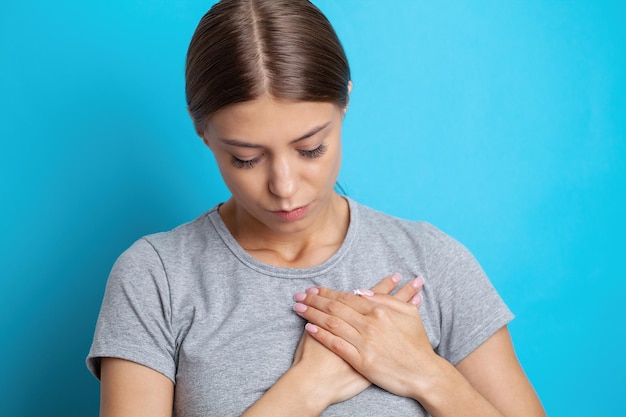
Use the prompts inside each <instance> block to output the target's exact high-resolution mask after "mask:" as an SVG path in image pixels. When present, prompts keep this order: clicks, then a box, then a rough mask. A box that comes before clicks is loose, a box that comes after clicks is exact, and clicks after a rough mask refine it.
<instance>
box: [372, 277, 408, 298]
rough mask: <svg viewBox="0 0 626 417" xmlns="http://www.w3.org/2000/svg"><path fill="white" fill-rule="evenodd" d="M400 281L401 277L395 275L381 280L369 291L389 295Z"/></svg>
mask: <svg viewBox="0 0 626 417" xmlns="http://www.w3.org/2000/svg"><path fill="white" fill-rule="evenodd" d="M401 280H402V276H401V275H400V274H398V273H395V274H393V275H389V276H387V277H385V278H383V279H382V280H381V281H380V282H379V283H378V284H376V285H374V286H373V287H372V288H371V290H372V291H374V292H377V293H379V294H389V293H390V292H391V291H393V290H394V289H395V288H396V287H397V286H398V284H399V283H400V281H401Z"/></svg>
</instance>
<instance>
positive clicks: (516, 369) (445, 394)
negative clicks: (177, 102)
mask: <svg viewBox="0 0 626 417" xmlns="http://www.w3.org/2000/svg"><path fill="white" fill-rule="evenodd" d="M344 113H345V109H342V108H339V107H337V106H336V105H334V104H331V103H309V102H289V101H284V100H280V99H276V98H273V97H270V96H267V95H265V96H262V97H260V98H258V99H256V100H253V101H249V102H245V103H239V104H236V105H232V106H229V107H226V108H224V109H222V110H220V111H219V112H217V113H216V114H214V115H213V116H212V117H211V119H210V121H209V123H208V125H207V127H206V129H205V130H203V131H200V132H198V134H199V135H200V136H201V137H202V139H203V141H204V142H205V143H206V145H207V146H208V147H209V148H210V149H211V150H212V151H213V154H214V156H215V159H216V161H217V164H218V166H219V169H220V172H221V174H222V178H223V179H224V181H225V182H226V184H227V186H228V187H229V189H230V191H231V193H232V197H231V198H230V199H229V200H228V201H227V202H226V203H225V204H223V205H222V206H221V207H220V210H219V212H220V215H221V216H222V219H223V220H224V223H225V224H226V226H227V227H228V229H229V230H230V232H231V233H232V234H233V236H234V237H235V239H237V241H238V242H239V243H240V244H241V246H242V247H243V248H244V249H246V251H248V252H249V253H250V254H251V255H252V256H254V257H255V258H257V259H259V260H260V261H262V262H265V263H268V264H272V265H277V266H281V267H296V268H301V267H309V266H313V265H318V264H320V263H322V262H324V261H325V260H327V259H328V258H329V257H330V256H332V254H333V253H335V251H336V250H337V249H338V248H339V246H340V245H341V243H342V241H343V238H344V237H345V234H346V231H347V227H348V223H349V209H348V206H347V203H346V201H345V200H344V199H343V198H342V197H341V196H339V195H337V194H336V193H335V192H334V190H333V187H334V184H335V182H336V179H337V175H338V173H339V167H340V165H341V124H342V120H343V116H344ZM303 207H304V209H302V208H303ZM399 278H400V277H399V276H397V275H390V276H388V277H386V278H384V279H383V280H382V281H381V282H380V283H379V284H378V285H376V286H375V287H374V288H372V292H370V293H366V295H362V296H355V295H354V294H347V293H343V292H338V291H334V290H332V289H329V288H317V287H316V288H309V289H307V290H306V291H304V292H301V293H298V294H295V295H294V307H293V308H294V314H299V315H300V316H301V317H303V318H305V319H306V320H307V321H308V322H309V324H308V325H307V326H306V331H305V332H304V333H303V336H302V339H301V341H300V344H299V346H298V349H297V351H296V352H295V355H294V361H293V365H292V367H291V368H290V369H289V370H288V371H287V372H286V373H285V374H284V375H283V376H282V377H281V378H279V380H278V381H276V383H275V384H274V385H273V386H272V387H271V388H270V389H269V390H268V391H267V392H266V393H265V394H264V395H263V396H262V397H261V398H260V399H259V400H258V401H257V402H256V403H255V404H253V405H252V406H251V407H250V408H249V409H248V410H247V411H246V412H245V413H244V416H246V417H252V416H275V417H280V416H293V415H298V416H303V417H306V416H318V415H320V414H321V413H322V412H323V411H324V410H325V409H326V408H327V407H328V406H329V405H331V404H334V403H337V402H340V401H344V400H347V399H349V398H352V397H353V396H355V395H357V394H358V393H360V392H361V391H363V390H364V389H365V388H367V387H368V386H369V385H370V384H371V383H374V384H376V385H378V386H380V387H382V388H384V389H386V390H388V391H389V392H392V393H394V394H397V395H401V396H405V397H410V398H413V399H415V400H416V401H419V402H420V403H421V404H422V405H423V406H424V407H425V408H426V409H427V410H428V412H429V413H430V414H431V415H433V416H483V417H484V416H544V415H545V413H544V412H543V409H542V407H541V404H540V402H539V400H538V398H537V396H536V395H535V392H534V390H533V389H532V387H531V385H530V383H529V382H528V380H527V378H526V376H525V375H524V372H523V370H522V369H521V367H520V365H519V363H518V361H517V358H516V356H515V353H514V350H513V346H512V343H511V340H510V337H509V333H508V330H507V328H506V327H504V328H502V329H501V330H499V331H498V332H496V334H494V335H493V336H492V337H491V338H489V339H488V340H487V341H486V342H485V343H484V344H483V345H481V346H480V347H478V348H477V349H476V350H475V351H474V352H472V353H471V354H470V355H469V356H467V357H466V358H465V359H463V360H462V361H461V362H460V363H458V364H457V365H456V366H453V365H451V364H450V363H448V362H447V361H445V360H444V359H443V358H441V357H439V356H437V355H436V354H435V352H434V351H433V349H432V347H431V346H430V344H429V342H428V339H427V337H426V332H425V331H424V327H423V325H422V321H421V318H420V314H419V305H420V303H421V295H420V293H419V291H420V290H421V287H422V285H423V280H422V279H421V278H415V279H411V280H410V281H409V282H408V283H407V284H405V285H403V286H402V287H401V288H399V289H398V290H397V291H396V292H395V293H394V294H393V295H390V293H391V292H392V291H393V290H395V289H396V287H397V286H398V282H399ZM476 302H480V300H476ZM101 379H102V390H101V396H102V401H101V415H102V416H117V417H124V416H170V415H171V412H172V403H173V395H174V387H173V383H172V381H170V380H169V379H167V378H166V377H164V376H163V375H161V374H159V373H157V372H156V371H153V370H151V369H148V368H146V367H144V366H142V365H139V364H136V363H133V362H129V361H125V360H120V359H113V358H103V359H102V375H101Z"/></svg>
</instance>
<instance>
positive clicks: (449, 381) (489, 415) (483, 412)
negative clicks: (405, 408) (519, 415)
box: [413, 358, 503, 417]
mask: <svg viewBox="0 0 626 417" xmlns="http://www.w3.org/2000/svg"><path fill="white" fill-rule="evenodd" d="M429 372H430V375H431V376H430V377H429V378H427V379H426V382H422V383H421V386H419V387H415V388H414V394H413V398H414V399H416V400H417V401H419V402H420V404H421V405H422V406H423V407H424V408H425V409H426V410H427V411H428V413H429V414H430V415H432V416H433V417H446V416H454V417H456V416H468V417H471V416H476V417H503V414H502V413H500V411H498V410H497V409H496V408H495V407H494V406H493V405H492V404H491V403H490V402H489V401H488V400H487V399H486V398H485V397H483V396H482V395H481V394H480V393H479V392H478V391H477V390H476V389H475V388H474V387H473V386H472V385H471V384H470V383H469V382H468V381H467V379H465V377H464V376H463V375H462V374H461V373H460V372H459V371H458V370H457V369H456V368H455V367H454V366H452V365H451V364H450V363H449V362H447V361H446V360H445V359H443V358H439V360H437V363H436V366H434V367H433V370H431V371H429Z"/></svg>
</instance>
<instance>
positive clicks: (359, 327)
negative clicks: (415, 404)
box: [300, 288, 545, 416]
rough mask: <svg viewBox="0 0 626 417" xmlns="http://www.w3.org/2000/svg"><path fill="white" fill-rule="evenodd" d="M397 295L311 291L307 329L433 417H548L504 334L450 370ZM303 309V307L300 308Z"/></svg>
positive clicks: (418, 320)
mask: <svg viewBox="0 0 626 417" xmlns="http://www.w3.org/2000/svg"><path fill="white" fill-rule="evenodd" d="M396 301H397V300H394V299H393V298H392V297H388V296H385V295H381V294H376V295H375V296H373V297H368V296H366V297H361V298H358V299H350V298H347V297H345V295H343V294H342V293H338V292H336V291H332V290H328V289H325V288H314V289H311V290H309V292H308V295H307V298H306V299H305V300H303V304H304V305H305V306H307V308H306V309H304V311H303V312H302V313H300V314H301V315H302V316H303V317H304V318H306V319H307V320H309V322H311V323H314V325H309V326H307V330H308V331H309V332H310V333H311V334H312V335H313V337H315V338H316V339H317V340H319V341H320V342H321V343H323V344H324V345H325V346H326V347H328V348H329V349H331V350H332V351H333V352H335V353H336V354H337V355H339V356H340V357H342V358H343V359H344V360H345V361H346V362H348V363H350V365H352V366H353V367H354V369H356V370H357V371H358V372H359V373H361V374H362V375H364V376H365V377H366V378H368V379H369V380H370V381H372V382H373V383H375V384H376V385H378V386H380V387H382V388H383V389H386V390H387V391H389V392H392V393H394V394H396V395H401V396H405V397H411V398H414V399H415V400H417V401H419V402H420V403H421V404H422V406H424V408H426V409H427V410H428V412H429V413H430V414H431V415H433V416H457V415H472V416H474V415H475V416H503V415H504V416H517V415H523V416H544V415H545V414H544V412H543V410H542V408H541V405H540V404H539V401H538V399H537V397H536V395H535V393H534V391H533V390H532V388H531V387H530V384H529V383H528V381H527V379H526V377H525V375H524V373H523V372H522V370H521V368H520V367H519V364H518V363H517V359H516V358H515V354H514V352H513V349H512V345H511V343H510V339H509V337H508V332H507V331H506V328H503V330H500V331H498V332H497V333H496V334H495V335H493V336H492V337H491V338H490V339H488V340H487V341H486V342H485V343H484V344H483V345H481V346H480V347H479V348H478V349H476V350H475V351H474V352H473V353H472V354H470V355H469V356H468V357H467V358H465V359H464V360H463V361H461V363H459V364H458V368H455V367H454V366H452V365H451V364H450V363H449V362H447V361H446V360H445V359H443V358H441V357H440V356H438V355H436V354H435V352H434V351H433V350H432V347H431V346H430V343H429V341H428V338H427V336H426V332H425V330H424V328H423V325H422V322H421V318H420V316H419V312H418V309H417V308H415V307H412V306H410V305H408V304H406V303H398V302H396ZM300 309H301V310H302V308H300Z"/></svg>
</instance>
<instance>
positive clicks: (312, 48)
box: [185, 0, 350, 132]
mask: <svg viewBox="0 0 626 417" xmlns="http://www.w3.org/2000/svg"><path fill="white" fill-rule="evenodd" d="M185 80H186V86H185V91H186V96H187V105H188V108H189V113H190V114H191V116H192V118H193V121H194V124H195V127H196V130H197V131H198V132H202V131H203V130H204V128H205V127H206V122H207V121H208V119H209V118H210V117H211V115H212V114H214V113H215V112H216V111H218V110H219V109H221V108H223V107H225V106H228V105H230V104H235V103H240V102H244V101H249V100H253V99H255V98H258V97H260V96H262V95H263V94H269V95H270V96H272V97H275V98H280V99H285V100H292V101H314V102H332V103H334V104H336V105H338V106H340V107H342V108H345V107H346V106H347V104H348V99H349V87H348V85H349V82H350V67H349V65H348V60H347V58H346V54H345V52H344V50H343V47H342V45H341V42H340V41H339V39H338V37H337V34H336V33H335V30H334V29H333V27H332V26H331V24H330V22H329V21H328V19H327V18H326V17H325V16H324V14H323V13H322V12H321V11H320V10H319V9H318V8H317V7H316V6H315V5H313V4H312V3H311V2H309V1H307V0H222V1H220V2H219V3H217V4H215V5H214V6H213V7H212V8H211V9H210V10H209V11H208V12H207V13H206V14H205V15H204V17H203V18H202V19H201V20H200V23H199V24H198V27H197V28H196V31H195V32H194V35H193V37H192V39H191V43H190V45H189V50H188V52H187V63H186V71H185Z"/></svg>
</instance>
